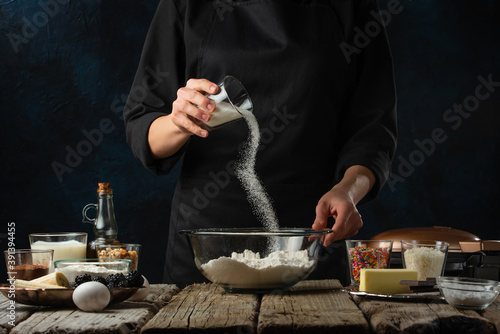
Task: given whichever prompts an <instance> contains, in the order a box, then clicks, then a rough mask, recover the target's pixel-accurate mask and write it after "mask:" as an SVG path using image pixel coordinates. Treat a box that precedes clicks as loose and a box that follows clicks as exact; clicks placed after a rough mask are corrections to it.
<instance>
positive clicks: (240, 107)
mask: <svg viewBox="0 0 500 334" xmlns="http://www.w3.org/2000/svg"><path fill="white" fill-rule="evenodd" d="M219 88H220V89H219V93H217V94H214V95H208V96H207V97H208V98H209V99H211V100H212V101H213V102H214V104H215V109H214V111H213V113H212V117H211V118H210V120H209V121H208V122H204V123H201V125H202V126H203V127H204V128H205V129H207V130H209V131H211V130H215V129H217V128H218V127H220V126H222V125H225V124H228V123H232V122H235V121H237V120H239V119H241V118H243V116H244V114H245V113H251V112H252V111H253V103H252V100H251V99H250V96H249V95H248V92H247V90H246V89H245V87H243V85H242V84H241V82H240V81H239V80H238V79H236V78H235V77H233V76H231V75H227V76H226V77H224V79H223V80H222V82H221V83H220V84H219Z"/></svg>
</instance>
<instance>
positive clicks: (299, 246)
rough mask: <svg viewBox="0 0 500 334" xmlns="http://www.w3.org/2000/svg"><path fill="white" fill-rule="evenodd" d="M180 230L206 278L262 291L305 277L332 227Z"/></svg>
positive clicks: (233, 288) (282, 287)
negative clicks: (189, 242) (187, 237)
mask: <svg viewBox="0 0 500 334" xmlns="http://www.w3.org/2000/svg"><path fill="white" fill-rule="evenodd" d="M181 233H183V234H186V235H188V236H189V238H190V241H191V246H192V248H193V252H194V257H195V263H196V266H197V267H198V269H199V270H200V271H201V273H202V274H203V275H204V276H205V277H206V278H207V279H208V280H210V281H211V282H213V283H217V284H220V285H221V286H222V287H223V288H224V289H226V290H227V291H229V292H251V293H267V292H273V291H282V290H286V289H288V288H290V287H291V286H293V285H294V284H296V283H297V282H299V281H301V280H303V279H305V278H306V277H307V276H308V275H309V274H310V273H311V272H312V271H313V269H314V268H315V267H316V264H317V262H318V253H319V249H320V245H321V244H322V243H323V240H324V236H325V235H326V234H328V233H331V230H327V229H325V230H319V231H315V230H313V229H301V228H279V229H276V230H271V231H267V230H265V229H263V228H212V229H197V230H184V231H181Z"/></svg>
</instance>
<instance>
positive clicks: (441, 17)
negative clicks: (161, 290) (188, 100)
mask: <svg viewBox="0 0 500 334" xmlns="http://www.w3.org/2000/svg"><path fill="white" fill-rule="evenodd" d="M393 1H394V0H393ZM388 2H389V1H387V0H381V1H380V7H381V8H382V9H385V8H387V4H388ZM44 4H49V5H48V6H46V5H44ZM157 4H158V0H143V1H139V0H106V1H101V0H71V1H68V0H42V1H28V0H0V78H1V81H0V106H1V115H2V121H1V122H0V124H1V125H0V126H1V128H0V136H1V137H0V139H1V143H2V149H1V155H0V159H1V170H0V180H1V181H0V182H1V195H0V196H1V197H0V208H1V209H0V210H1V211H0V245H1V246H2V249H5V248H6V247H7V239H6V238H7V235H6V233H7V224H8V223H9V222H14V223H15V224H16V234H15V237H16V240H15V243H16V247H17V248H23V247H29V243H28V234H29V233H33V232H49V231H86V232H88V233H89V235H90V237H91V238H93V235H92V226H91V225H88V224H86V225H84V224H82V223H81V209H82V208H83V206H84V205H86V204H87V203H92V202H95V190H96V187H97V183H98V182H111V184H112V186H113V189H114V191H115V197H114V201H115V210H116V217H117V220H118V224H119V229H120V231H119V239H120V240H121V241H124V242H138V243H141V244H143V254H142V255H141V264H140V270H141V271H142V272H143V273H144V274H145V275H146V276H147V277H148V278H149V279H150V281H152V282H160V281H161V278H162V271H163V261H164V249H165V246H166V240H167V225H168V217H169V212H170V204H171V198H172V194H173V189H174V186H175V183H176V175H177V172H174V173H172V174H171V175H168V176H162V177H156V176H154V175H153V174H152V173H150V172H149V171H147V170H146V169H144V168H143V167H142V165H141V164H140V163H139V162H138V161H137V160H136V159H135V158H134V157H133V155H132V153H131V151H130V149H129V147H128V145H127V143H126V142H125V135H124V127H123V121H122V118H121V111H122V108H123V104H124V99H125V98H126V95H127V94H128V91H129V89H130V86H131V83H132V79H133V77H134V73H135V70H136V67H137V63H138V60H139V57H140V53H141V49H142V44H143V41H144V37H145V34H146V32H147V29H148V27H149V23H150V21H151V18H152V16H153V14H154V12H155V9H156V7H157ZM401 4H402V6H403V11H402V12H401V13H400V14H397V15H393V16H392V17H391V21H390V22H389V24H388V26H387V30H388V33H389V38H390V41H391V45H392V51H393V55H394V64H395V71H396V82H397V88H398V111H399V116H398V117H399V130H400V139H399V144H398V149H397V151H396V156H395V160H394V163H393V173H394V174H393V176H392V177H391V180H390V186H389V185H387V186H386V187H385V188H384V189H383V191H382V193H381V194H380V196H379V197H378V199H376V200H374V201H372V202H370V203H367V204H366V205H363V206H361V207H360V211H361V213H362V215H363V218H364V222H365V227H364V228H363V229H362V230H361V231H360V233H359V235H358V237H359V238H370V237H372V236H373V235H375V234H377V233H379V232H382V231H384V230H387V229H393V228H401V227H418V226H433V225H445V226H451V227H453V228H457V229H462V230H466V231H469V232H472V233H474V234H476V235H478V236H479V237H481V238H482V239H500V231H499V227H498V209H497V208H498V206H499V203H500V195H499V191H498V188H497V186H498V184H499V177H498V171H499V170H500V168H499V167H500V165H499V162H498V161H499V160H498V159H496V156H497V155H498V153H499V142H500V134H499V131H498V126H499V124H500V122H499V121H500V116H499V109H500V87H495V88H494V89H495V91H494V92H492V93H491V94H490V96H489V97H488V98H487V99H485V100H484V101H480V104H479V106H478V108H477V110H474V111H473V112H471V113H470V116H469V117H468V118H461V119H460V120H461V123H460V124H458V120H453V121H451V120H449V121H446V120H445V119H444V116H445V115H446V111H447V109H449V108H453V105H454V104H462V103H463V102H464V100H466V101H472V100H470V97H471V96H474V95H475V90H476V87H477V86H478V85H479V84H480V82H479V81H478V77H479V76H482V77H484V78H488V76H489V75H491V76H492V79H493V81H495V82H500V61H499V60H500V57H499V56H500V40H499V39H500V38H499V37H498V33H499V31H500V24H499V23H498V17H499V16H500V5H499V4H498V2H497V1H495V0H474V1H473V0H467V1H466V0H439V1H438V0H421V1H401ZM481 92H482V93H486V92H487V91H486V90H481ZM455 117H456V115H455ZM103 122H104V123H105V124H104V125H105V126H104V127H103ZM436 129H442V135H441V137H443V138H444V137H445V138H446V140H445V141H444V142H442V143H439V144H436V145H435V148H432V147H431V146H427V151H426V152H423V151H422V149H420V148H419V146H418V145H417V144H416V143H415V140H417V141H423V142H429V140H430V139H431V138H432V132H433V131H435V130H436ZM85 133H92V134H94V137H93V141H94V143H92V142H91V141H90V140H89V139H88V138H87V136H86V135H85ZM99 133H100V135H102V138H101V137H100V135H98V134H99ZM70 151H80V152H81V153H82V154H81V156H80V159H77V158H75V157H73V158H72V160H70V161H69V163H70V164H71V165H69V164H68V162H67V161H66V159H67V155H68V152H70ZM402 161H407V162H406V163H405V162H402ZM54 164H56V165H57V164H59V166H62V165H66V166H67V170H65V171H64V172H62V173H61V172H60V173H59V177H58V175H57V173H56V172H55V170H54ZM408 164H412V165H411V166H410V165H408ZM311 223H312V222H311ZM0 268H1V269H0V270H2V273H1V275H2V276H4V275H5V271H4V266H3V265H2V266H0Z"/></svg>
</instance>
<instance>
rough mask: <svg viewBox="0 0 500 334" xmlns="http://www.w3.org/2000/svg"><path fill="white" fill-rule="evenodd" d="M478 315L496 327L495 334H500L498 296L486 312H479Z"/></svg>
mask: <svg viewBox="0 0 500 334" xmlns="http://www.w3.org/2000/svg"><path fill="white" fill-rule="evenodd" d="M479 314H481V315H482V316H483V317H485V318H486V319H488V320H489V321H491V322H492V323H493V324H494V325H495V326H496V330H497V334H500V296H498V297H497V299H496V300H495V301H494V302H493V303H492V304H491V305H490V306H488V308H487V309H486V310H483V311H479Z"/></svg>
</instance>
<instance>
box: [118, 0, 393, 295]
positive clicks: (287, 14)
mask: <svg viewBox="0 0 500 334" xmlns="http://www.w3.org/2000/svg"><path fill="white" fill-rule="evenodd" d="M376 13H378V7H377V4H376V1H375V0H331V1H321V0H317V1H291V0H287V1H280V0H274V1H273V0H247V1H244V0H241V1H231V0H213V1H208V0H207V1H205V0H163V1H161V3H160V5H159V8H158V10H157V13H156V15H155V17H154V20H153V22H152V24H151V27H150V31H149V33H148V35H147V39H146V42H145V46H144V50H143V54H142V57H141V61H140V64H139V68H138V71H137V75H136V78H135V81H134V84H133V87H132V89H131V92H130V95H129V100H128V102H127V106H126V107H125V111H124V117H125V124H126V133H127V140H128V142H129V144H130V146H131V147H132V150H133V152H134V154H135V155H136V156H137V158H138V159H139V160H140V161H142V163H143V164H144V165H145V166H146V167H147V168H149V169H151V170H152V171H153V172H155V173H157V174H165V173H168V172H169V171H170V170H171V169H172V167H173V166H174V165H175V164H176V163H177V162H179V161H181V160H182V164H183V165H182V171H181V175H180V179H179V181H178V184H177V188H176V191H175V195H174V200H173V203H172V214H171V217H170V221H169V224H170V230H169V237H168V245H167V258H166V263H165V276H164V281H165V282H168V283H175V284H178V285H179V286H181V287H183V286H185V285H187V284H191V283H193V282H203V281H205V280H206V279H205V278H204V277H203V276H202V275H201V273H200V272H199V271H198V270H197V268H196V267H195V264H194V261H193V256H192V251H191V249H190V245H189V241H188V240H187V238H186V236H184V235H180V234H179V233H178V232H179V230H181V229H192V228H203V227H257V226H260V224H261V223H260V222H259V221H258V220H257V218H256V217H255V216H254V214H253V213H252V209H251V207H250V204H249V202H248V201H247V198H246V194H245V192H244V190H243V189H242V186H241V184H240V182H239V181H238V180H237V179H236V177H235V176H234V173H233V167H234V163H235V161H237V159H238V151H239V150H240V149H241V147H242V146H243V145H242V144H243V143H244V142H245V140H246V139H247V136H248V127H247V125H246V123H245V122H244V121H238V122H235V123H232V124H230V125H226V126H223V127H221V128H219V129H217V130H214V131H212V132H210V134H209V136H208V138H206V139H203V138H199V137H197V136H193V137H191V139H190V140H189V142H188V143H186V145H184V147H183V148H182V149H181V150H180V151H179V152H178V153H177V154H175V155H174V156H172V157H169V158H166V159H160V160H156V159H154V158H153V157H152V155H151V152H150V149H149V147H148V141H147V135H148V129H149V126H150V124H151V123H152V122H153V121H154V120H155V119H156V118H158V117H160V116H163V115H166V114H168V113H170V111H171V105H172V102H173V101H174V100H175V99H176V93H177V90H178V88H179V87H182V86H185V84H186V81H187V80H188V79H189V78H206V79H209V80H211V81H213V82H220V81H221V80H222V79H223V77H224V76H225V75H232V76H234V77H236V78H238V79H239V80H240V81H241V82H242V83H243V85H244V86H245V88H246V89H247V90H248V92H249V95H250V97H251V99H252V101H253V104H254V108H253V110H254V114H255V116H256V118H257V120H258V122H259V126H260V129H261V147H260V149H259V152H258V154H257V161H256V172H257V174H258V176H259V177H260V179H261V180H262V182H263V184H264V186H265V187H266V189H267V191H268V193H269V195H270V197H271V198H272V199H273V204H274V207H275V209H276V213H277V217H278V219H279V224H280V226H283V227H285V226H286V227H310V226H311V225H312V223H313V222H314V218H315V207H316V204H317V202H318V200H319V199H320V198H321V196H322V195H323V194H325V193H326V192H327V191H328V190H329V189H331V187H332V186H333V185H334V184H335V183H337V182H338V181H339V180H340V179H341V178H342V176H343V173H344V172H345V170H346V169H347V168H348V167H349V166H352V165H363V166H366V167H368V168H369V169H370V170H371V171H372V172H373V173H374V175H375V176H376V180H377V181H376V184H375V186H374V188H373V190H372V191H371V192H370V194H368V196H367V197H366V199H370V198H373V197H374V196H376V194H377V193H378V191H379V190H380V188H381V187H382V185H383V184H384V182H385V181H386V179H387V177H388V173H389V166H390V161H391V158H392V156H393V154H394V149H395V142H396V114H395V104H396V98H395V88H394V78H393V69H392V58H391V54H390V50H389V46H388V42H387V38H386V34H385V30H384V28H383V27H381V24H380V18H379V17H377V15H376ZM377 24H378V27H379V31H378V32H377V29H376V28H377ZM366 29H370V30H369V31H367V30H366ZM368 33H369V34H368ZM165 140H168V138H166V139H165ZM182 158H183V159H182ZM323 251H324V254H322V256H321V259H320V261H319V264H318V268H317V270H316V271H315V272H314V273H313V274H312V276H310V278H339V279H340V280H341V281H342V282H343V283H344V284H345V283H347V280H346V278H347V277H348V271H347V269H346V266H345V265H346V259H345V256H346V255H345V251H344V246H343V245H342V243H337V244H334V245H332V246H331V247H330V248H327V249H324V250H323Z"/></svg>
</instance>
